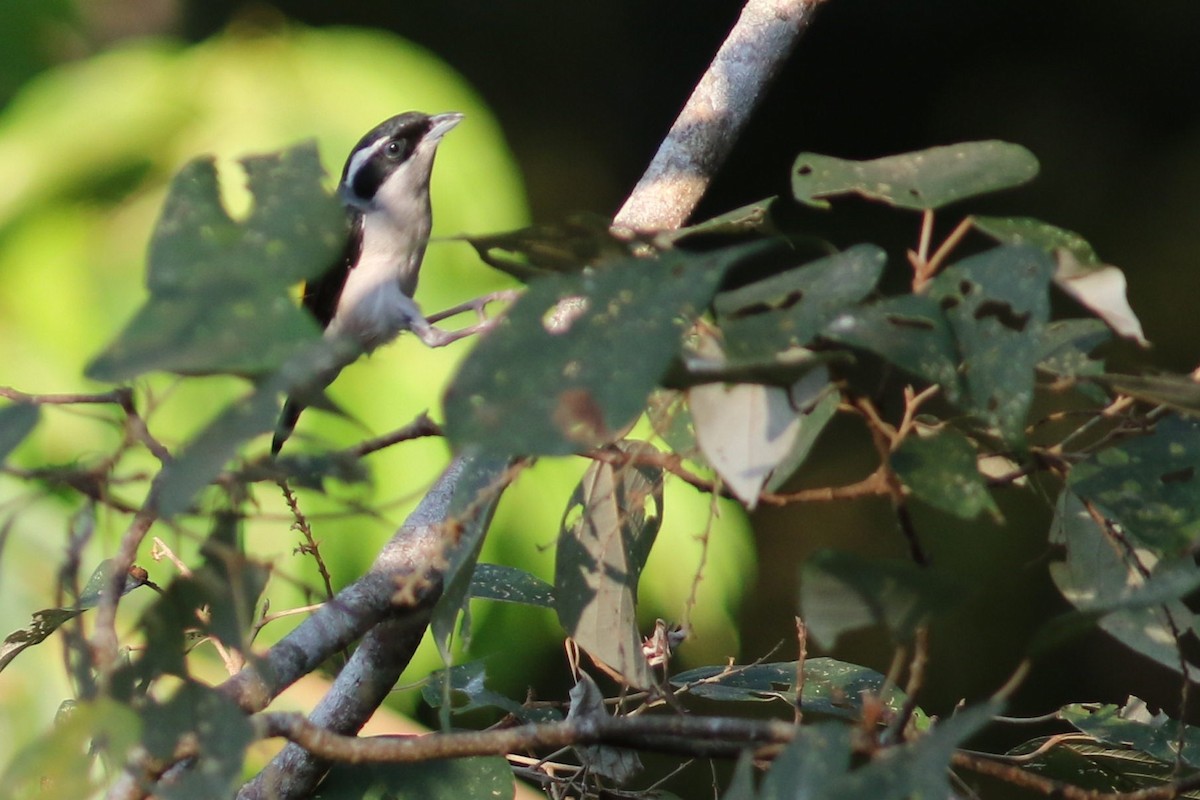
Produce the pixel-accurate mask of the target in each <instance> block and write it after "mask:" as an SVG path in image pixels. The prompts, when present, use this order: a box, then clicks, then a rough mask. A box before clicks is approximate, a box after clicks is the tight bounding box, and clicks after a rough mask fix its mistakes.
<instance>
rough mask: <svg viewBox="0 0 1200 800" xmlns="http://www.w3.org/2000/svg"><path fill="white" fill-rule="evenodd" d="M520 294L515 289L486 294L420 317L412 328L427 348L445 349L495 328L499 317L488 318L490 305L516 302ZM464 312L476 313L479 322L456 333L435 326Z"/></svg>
mask: <svg viewBox="0 0 1200 800" xmlns="http://www.w3.org/2000/svg"><path fill="white" fill-rule="evenodd" d="M518 294H519V292H517V290H515V289H505V290H504V291H500V292H492V293H491V294H485V295H483V296H482V297H477V298H475V299H474V300H469V301H467V302H465V303H460V304H459V305H456V306H454V307H453V308H447V309H446V310H445V311H439V312H437V313H436V314H430V315H429V316H428V317H420V318H418V319H416V320H414V321H413V322H412V324H411V326H410V327H411V328H412V332H413V333H415V334H416V335H417V338H418V339H420V340H421V342H422V343H423V344H424V345H425V346H426V347H445V346H446V345H448V344H450V343H451V342H457V341H458V340H459V339H465V338H466V337H468V336H471V335H473V334H476V333H483V332H485V331H487V330H489V329H491V328H492V327H494V326H495V325H496V323H497V322H499V317H492V318H490V319H489V318H488V315H487V306H488V304H490V303H494V302H496V301H500V300H515V299H516V298H517V296H518ZM464 311H474V312H475V313H476V314H477V315H478V316H479V322H477V323H475V324H474V325H468V326H467V327H465V328H459V329H458V330H455V331H444V330H442V329H441V328H436V327H434V325H433V323H435V322H438V321H440V320H443V319H447V318H449V317H453V316H455V315H456V314H461V313H463V312H464Z"/></svg>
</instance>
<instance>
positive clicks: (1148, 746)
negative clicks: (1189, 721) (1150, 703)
mask: <svg viewBox="0 0 1200 800" xmlns="http://www.w3.org/2000/svg"><path fill="white" fill-rule="evenodd" d="M1058 716H1059V718H1060V719H1062V720H1064V721H1066V722H1069V723H1070V724H1072V725H1074V726H1075V727H1076V728H1077V729H1078V730H1080V731H1082V732H1083V733H1086V734H1087V735H1088V736H1091V737H1092V738H1093V739H1096V740H1097V741H1100V742H1104V743H1105V744H1110V745H1114V746H1116V747H1129V748H1132V749H1134V750H1137V751H1139V752H1142V753H1146V754H1147V755H1149V756H1152V757H1154V758H1155V759H1157V760H1159V761H1161V762H1163V763H1164V764H1170V765H1174V764H1175V761H1176V757H1177V756H1179V757H1182V759H1183V761H1184V763H1186V764H1189V765H1191V766H1193V767H1196V766H1200V730H1197V729H1196V728H1194V727H1191V726H1188V727H1186V728H1185V729H1184V733H1183V735H1184V739H1183V750H1182V752H1180V751H1179V749H1178V747H1177V745H1178V742H1179V721H1178V720H1173V719H1171V718H1170V717H1168V716H1167V715H1166V714H1163V713H1162V712H1159V713H1158V714H1153V715H1152V714H1151V713H1150V711H1149V710H1148V709H1147V708H1146V704H1145V702H1143V701H1141V700H1138V699H1137V698H1135V697H1131V698H1129V702H1127V703H1126V704H1125V706H1124V707H1119V706H1115V705H1100V704H1095V703H1087V704H1083V703H1072V704H1070V705H1066V706H1063V707H1062V708H1061V709H1059V712H1058Z"/></svg>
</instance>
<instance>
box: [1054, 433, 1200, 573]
mask: <svg viewBox="0 0 1200 800" xmlns="http://www.w3.org/2000/svg"><path fill="white" fill-rule="evenodd" d="M1067 485H1068V486H1069V487H1070V488H1071V491H1073V492H1075V493H1076V494H1078V495H1079V496H1080V497H1081V498H1083V499H1085V500H1090V501H1092V502H1093V503H1095V504H1096V505H1097V506H1099V507H1100V508H1101V509H1102V510H1103V512H1104V514H1105V516H1108V517H1111V518H1113V519H1115V520H1117V521H1118V522H1119V523H1120V524H1121V526H1122V528H1123V529H1124V531H1125V532H1126V534H1127V535H1128V536H1130V537H1131V538H1132V539H1134V540H1136V541H1137V542H1140V543H1141V544H1143V545H1145V546H1147V547H1149V548H1151V549H1152V550H1153V551H1154V552H1155V553H1156V554H1157V555H1159V556H1160V557H1161V556H1176V555H1180V554H1182V553H1184V552H1189V551H1190V550H1191V548H1192V547H1193V546H1194V544H1195V542H1196V541H1197V540H1198V539H1200V422H1198V421H1193V420H1185V419H1182V418H1180V417H1176V416H1166V417H1163V418H1162V419H1161V420H1159V422H1158V424H1157V425H1156V426H1155V428H1154V431H1153V432H1152V433H1149V434H1147V435H1145V436H1138V437H1136V438H1133V439H1129V440H1127V441H1124V442H1121V443H1119V444H1115V445H1112V446H1110V447H1106V448H1105V449H1103V450H1101V451H1099V452H1098V453H1096V454H1095V455H1093V456H1092V457H1091V458H1089V459H1088V460H1087V461H1084V462H1081V463H1080V464H1077V465H1076V466H1075V467H1074V468H1073V469H1072V470H1071V475H1070V478H1069V479H1068V481H1067Z"/></svg>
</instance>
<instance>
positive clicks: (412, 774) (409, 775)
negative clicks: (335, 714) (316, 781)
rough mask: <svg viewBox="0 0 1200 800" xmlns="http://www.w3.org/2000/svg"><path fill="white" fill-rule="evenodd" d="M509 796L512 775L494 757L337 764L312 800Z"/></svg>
mask: <svg viewBox="0 0 1200 800" xmlns="http://www.w3.org/2000/svg"><path fill="white" fill-rule="evenodd" d="M514 791H515V789H514V785H513V775H512V769H511V768H510V767H509V766H508V762H507V761H505V760H504V759H503V758H502V757H500V756H480V757H477V758H454V759H445V760H442V761H422V762H420V763H417V764H339V765H337V766H335V767H334V768H333V769H331V770H330V771H329V774H328V775H326V776H325V780H323V781H322V782H321V785H320V786H319V787H317V791H316V794H314V795H313V800H384V799H385V798H386V800H475V798H479V800H492V798H510V797H512V796H513V792H514Z"/></svg>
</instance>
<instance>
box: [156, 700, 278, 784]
mask: <svg viewBox="0 0 1200 800" xmlns="http://www.w3.org/2000/svg"><path fill="white" fill-rule="evenodd" d="M142 723H143V735H142V746H143V747H145V748H146V751H147V752H148V753H150V754H151V755H152V756H153V757H157V758H159V759H162V760H163V761H166V762H168V763H169V762H170V761H171V755H172V753H173V752H174V750H175V748H176V747H177V746H178V745H179V744H180V743H181V741H183V740H185V739H186V740H189V741H190V742H191V743H193V744H195V745H196V747H197V748H198V753H197V757H196V759H195V761H194V762H192V763H191V764H190V766H189V768H188V769H184V770H181V771H180V772H179V774H178V775H176V776H175V778H174V779H173V780H171V781H164V782H162V783H161V784H159V785H158V786H156V788H155V796H156V797H161V798H163V799H164V800H201V798H213V797H228V796H230V794H231V793H232V792H233V791H234V789H236V788H237V785H238V784H239V783H240V779H241V776H242V763H243V761H244V760H245V757H246V748H247V747H249V746H250V743H251V742H253V741H254V731H253V728H252V727H251V725H250V721H249V720H248V719H247V718H246V714H245V712H243V711H242V710H241V709H239V708H238V707H237V706H236V705H235V704H234V703H233V701H231V700H229V699H228V698H226V697H224V696H222V695H221V694H220V693H219V692H217V691H216V690H215V689H213V688H211V687H208V686H203V685H201V684H199V683H195V682H192V681H188V682H186V683H184V685H183V686H182V687H180V688H179V689H178V690H177V691H176V692H175V694H174V695H173V696H172V697H171V699H170V700H168V701H166V702H165V703H161V704H158V703H152V704H149V705H148V706H147V707H146V708H145V710H144V711H143V712H142Z"/></svg>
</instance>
